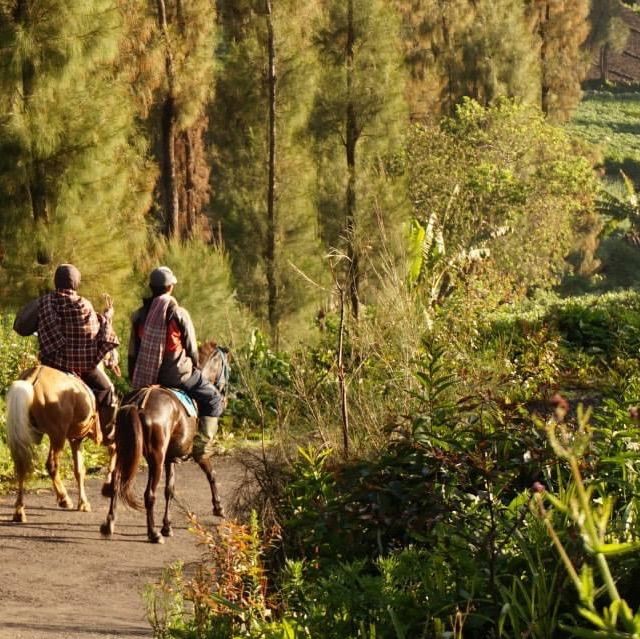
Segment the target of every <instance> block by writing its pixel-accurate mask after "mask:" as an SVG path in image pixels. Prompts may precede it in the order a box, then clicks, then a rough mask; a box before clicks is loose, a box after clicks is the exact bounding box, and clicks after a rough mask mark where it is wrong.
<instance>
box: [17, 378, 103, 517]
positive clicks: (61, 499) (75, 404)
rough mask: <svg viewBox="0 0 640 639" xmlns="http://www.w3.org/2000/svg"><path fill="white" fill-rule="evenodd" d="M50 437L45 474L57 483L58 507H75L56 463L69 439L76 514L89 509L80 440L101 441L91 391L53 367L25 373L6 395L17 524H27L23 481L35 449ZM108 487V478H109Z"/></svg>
mask: <svg viewBox="0 0 640 639" xmlns="http://www.w3.org/2000/svg"><path fill="white" fill-rule="evenodd" d="M43 435H48V436H49V444H50V446H49V456H48V458H47V470H48V472H49V476H50V477H51V480H52V481H53V488H54V490H55V492H56V499H57V501H58V506H60V507H61V508H71V507H72V502H71V499H70V498H69V495H68V493H67V491H66V489H65V487H64V484H63V483H62V480H61V479H60V476H59V474H58V459H59V457H60V452H61V451H62V449H63V448H64V443H65V440H69V444H70V445H71V451H72V454H73V470H74V475H75V478H76V481H77V482H78V493H79V494H78V510H81V511H85V512H89V511H90V510H91V506H90V504H89V501H88V499H87V494H86V492H85V489H84V476H85V468H84V460H83V457H82V441H83V440H84V439H85V438H86V437H89V438H91V439H93V440H94V441H95V442H96V443H100V442H101V441H102V435H101V432H100V425H99V422H98V418H97V414H96V403H95V398H94V396H93V393H92V392H91V390H90V389H89V387H88V386H86V385H85V384H84V382H82V381H81V380H80V379H79V378H78V377H76V376H75V375H72V374H70V373H64V372H62V371H59V370H57V369H55V368H50V367H49V366H36V367H35V368H32V369H29V370H27V371H25V372H24V373H23V374H22V375H21V376H20V379H19V380H17V381H15V382H13V384H11V386H10V387H9V390H8V392H7V443H8V445H9V450H10V451H11V457H12V458H13V463H14V466H15V470H16V478H17V482H18V497H17V499H16V505H15V512H14V515H13V521H15V522H24V521H26V520H27V518H26V514H25V509H24V482H25V479H26V478H27V476H28V475H29V474H30V473H31V471H32V470H33V466H34V452H35V450H34V446H35V444H38V443H39V442H40V441H41V440H42V437H43ZM109 452H110V454H111V460H110V462H109V475H110V474H111V471H113V465H114V463H115V459H114V452H115V446H109ZM107 482H109V483H110V477H107Z"/></svg>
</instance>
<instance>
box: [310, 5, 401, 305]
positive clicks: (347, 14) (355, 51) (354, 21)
mask: <svg viewBox="0 0 640 639" xmlns="http://www.w3.org/2000/svg"><path fill="white" fill-rule="evenodd" d="M399 29H400V22H399V19H398V15H397V14H396V12H395V10H394V9H393V7H392V6H390V5H389V4H388V3H386V2H382V1H380V0H349V2H344V1H342V0H340V1H337V0H336V1H334V0H329V1H327V2H325V3H323V5H322V13H321V15H320V17H319V18H318V20H317V21H316V24H315V36H314V45H315V49H316V52H317V55H318V59H319V62H320V69H321V72H320V75H319V79H318V86H317V90H316V93H315V100H314V105H313V109H312V112H311V115H310V119H309V131H310V134H311V136H312V138H313V142H314V154H315V159H316V167H317V174H318V178H317V179H318V194H317V207H318V217H319V221H320V228H321V232H322V239H323V241H324V243H325V246H326V247H327V248H328V249H334V250H337V251H338V253H341V254H344V255H345V256H346V257H347V258H348V263H349V267H348V271H349V273H348V275H347V276H346V279H347V280H348V288H349V296H350V299H351V309H352V312H353V314H354V315H355V316H356V317H357V316H358V307H359V303H360V301H359V300H360V298H361V297H364V298H365V299H366V297H367V293H366V282H367V279H368V277H369V275H370V273H371V268H372V265H374V264H375V263H376V262H377V261H379V257H380V254H381V250H382V244H384V243H385V239H387V240H388V245H389V246H392V245H393V244H394V236H396V234H397V231H398V229H399V228H400V227H401V225H402V223H403V221H404V219H405V217H404V216H405V211H404V208H403V200H402V197H401V196H399V195H398V191H397V189H398V187H399V185H400V182H399V181H398V180H395V179H394V178H395V177H396V176H395V175H394V174H393V171H392V170H391V169H390V166H391V164H392V159H393V158H394V155H395V153H396V152H397V151H398V149H399V147H400V144H401V138H402V134H403V133H404V131H405V127H406V125H407V122H408V114H407V108H406V102H405V99H404V94H403V87H404V74H403V67H402V56H401V51H400V48H399V37H398V35H399Z"/></svg>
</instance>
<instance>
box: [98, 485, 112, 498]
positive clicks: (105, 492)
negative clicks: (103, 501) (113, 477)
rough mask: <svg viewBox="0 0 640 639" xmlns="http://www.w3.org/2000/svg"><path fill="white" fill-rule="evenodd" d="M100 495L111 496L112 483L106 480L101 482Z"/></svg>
mask: <svg viewBox="0 0 640 639" xmlns="http://www.w3.org/2000/svg"><path fill="white" fill-rule="evenodd" d="M101 492H102V496H103V497H113V485H112V484H111V482H108V481H106V482H105V483H104V484H102V491H101Z"/></svg>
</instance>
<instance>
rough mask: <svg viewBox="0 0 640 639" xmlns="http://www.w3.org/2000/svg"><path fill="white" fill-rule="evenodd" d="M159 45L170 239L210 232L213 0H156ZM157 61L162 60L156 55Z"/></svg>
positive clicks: (157, 118) (158, 120)
mask: <svg viewBox="0 0 640 639" xmlns="http://www.w3.org/2000/svg"><path fill="white" fill-rule="evenodd" d="M153 9H154V11H153V13H154V17H155V20H156V34H155V37H156V39H157V41H156V46H157V47H158V48H159V50H160V51H161V59H162V68H163V69H164V75H163V77H162V81H161V84H160V88H159V97H158V99H157V103H156V108H155V110H154V112H153V113H152V118H153V119H152V126H151V131H152V132H153V133H155V132H156V126H157V131H158V132H159V140H158V144H157V145H156V148H157V154H158V162H159V165H160V183H159V188H160V193H161V197H160V203H161V209H162V211H163V213H162V223H163V231H164V234H165V235H166V236H167V237H169V238H178V237H180V238H183V239H184V238H188V237H194V236H199V237H204V238H208V237H209V229H208V224H207V223H206V217H205V211H204V208H205V206H206V205H207V203H208V201H209V163H208V159H207V157H206V153H205V143H204V138H205V136H206V129H207V125H208V120H207V118H206V117H205V112H206V106H207V104H208V102H209V101H210V99H211V97H212V90H213V72H214V63H215V59H214V55H213V54H214V47H215V40H216V28H215V27H216V18H215V7H214V5H213V3H212V2H211V1H210V0H197V1H193V2H188V3H184V2H181V1H180V0H155V2H154V3H153ZM156 62H159V60H157V61H156Z"/></svg>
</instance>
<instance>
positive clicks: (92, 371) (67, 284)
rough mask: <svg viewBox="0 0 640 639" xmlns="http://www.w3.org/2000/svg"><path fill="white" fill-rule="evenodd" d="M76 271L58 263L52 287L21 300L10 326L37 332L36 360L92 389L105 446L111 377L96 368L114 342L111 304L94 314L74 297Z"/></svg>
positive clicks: (109, 437) (111, 411)
mask: <svg viewBox="0 0 640 639" xmlns="http://www.w3.org/2000/svg"><path fill="white" fill-rule="evenodd" d="M80 277H81V276H80V271H79V270H78V269H77V268H76V267H75V266H74V265H73V264H61V265H60V266H58V268H57V269H56V272H55V275H54V285H55V291H53V292H51V293H47V294H45V295H43V296H42V297H39V298H38V299H37V300H33V301H32V302H30V303H29V304H27V305H26V306H25V307H24V308H23V309H22V310H21V311H20V312H19V313H18V315H17V317H16V320H15V323H14V329H15V330H16V331H17V332H18V333H19V334H20V335H23V336H26V335H31V334H33V333H34V332H36V331H37V333H38V342H39V346H40V362H41V363H42V364H43V365H45V366H50V367H52V368H56V369H58V370H61V371H64V372H67V373H74V374H75V375H77V376H78V377H80V378H81V379H82V380H83V381H84V382H85V383H86V384H87V386H88V387H89V388H90V389H91V390H92V391H93V393H94V395H95V398H96V405H97V412H98V416H99V421H100V429H101V431H102V439H103V442H104V443H105V444H109V443H111V442H112V441H113V425H114V416H115V411H116V405H117V403H116V396H115V392H114V388H113V384H112V383H111V380H110V379H109V377H108V376H107V374H106V373H105V372H104V371H103V370H102V369H101V368H100V367H99V366H98V364H99V363H100V362H101V361H102V360H103V358H104V357H105V355H107V353H109V352H110V351H112V350H113V349H115V348H116V347H117V346H118V345H119V343H120V342H119V340H118V337H117V335H116V334H115V332H114V330H113V326H112V321H113V306H112V305H111V304H110V303H109V304H108V307H107V308H106V310H105V311H104V313H102V314H100V313H96V311H95V310H94V308H93V306H92V304H91V302H90V301H89V300H87V299H85V298H84V297H81V296H80V295H78V292H77V291H78V287H79V285H80Z"/></svg>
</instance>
